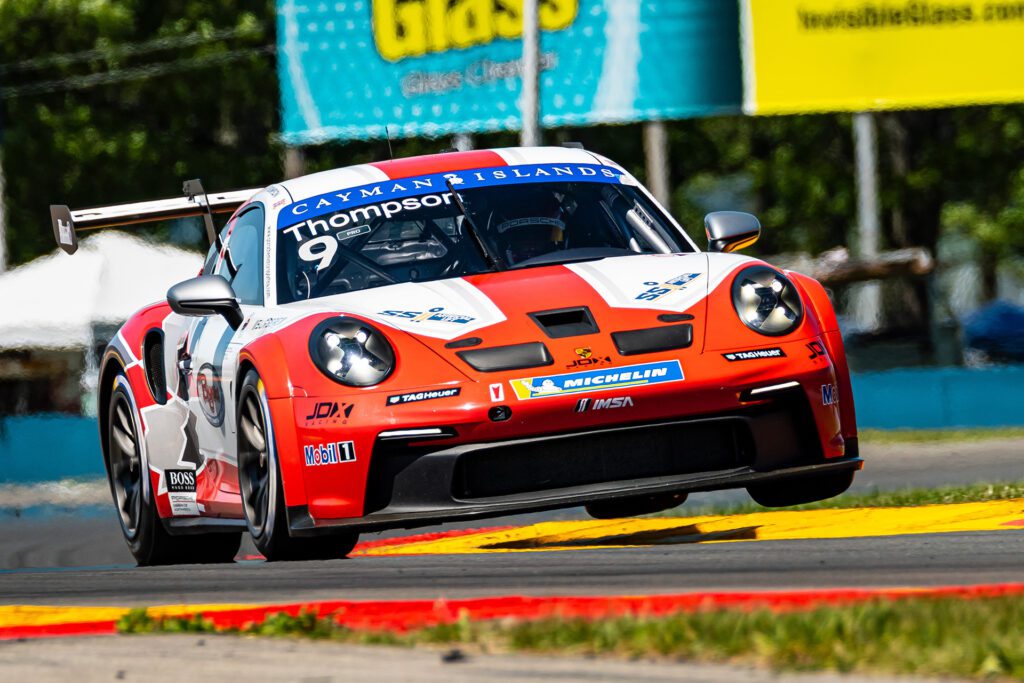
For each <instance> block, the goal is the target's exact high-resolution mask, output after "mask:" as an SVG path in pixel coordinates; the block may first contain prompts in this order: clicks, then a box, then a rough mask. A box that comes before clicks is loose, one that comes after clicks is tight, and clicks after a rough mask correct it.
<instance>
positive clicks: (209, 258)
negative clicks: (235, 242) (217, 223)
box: [203, 224, 231, 275]
mask: <svg viewBox="0 0 1024 683" xmlns="http://www.w3.org/2000/svg"><path fill="white" fill-rule="evenodd" d="M230 227H231V225H230V224H228V225H225V226H224V229H223V230H221V231H220V243H221V244H224V240H226V239H227V238H228V228H230ZM219 259H220V252H219V251H217V245H216V244H211V245H210V249H209V250H208V251H207V252H206V260H205V261H204V262H203V275H213V274H215V273H216V271H217V261H218V260H219Z"/></svg>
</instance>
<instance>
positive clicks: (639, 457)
mask: <svg viewBox="0 0 1024 683" xmlns="http://www.w3.org/2000/svg"><path fill="white" fill-rule="evenodd" d="M556 454H557V457H554V456H555V455H556ZM862 464H863V463H862V461H861V459H860V458H859V457H858V456H857V453H856V448H855V444H852V443H851V444H848V448H847V453H846V455H845V456H843V457H839V458H836V457H831V458H826V457H825V454H824V453H823V451H822V445H821V442H820V440H819V438H818V434H817V430H816V429H815V423H814V417H813V414H812V412H811V408H810V405H809V404H808V402H807V399H806V397H805V395H804V393H803V392H802V391H799V390H798V391H794V392H789V393H788V394H787V395H786V396H784V397H779V398H778V399H777V400H773V401H771V402H770V403H767V404H764V405H758V406H752V407H750V408H748V409H745V410H740V411H734V412H730V413H729V414H720V415H714V416H706V417H700V418H690V419H675V420H667V421H658V422H650V423H646V424H634V425H628V426H617V427H612V428H604V429H596V430H587V431H581V432H572V433H563V434H554V435H545V436H541V437H535V438H521V439H512V440H507V441H499V442H487V443H472V444H460V445H451V446H447V447H446V446H444V445H440V444H435V445H433V446H431V445H429V444H427V445H424V444H423V443H422V442H420V443H416V444H403V443H401V442H395V441H382V440H379V439H378V441H377V442H376V444H375V445H374V449H373V457H372V466H371V468H370V471H369V473H368V476H367V480H366V481H367V486H366V492H365V508H364V514H363V515H362V516H360V517H347V518H340V519H326V518H322V517H317V518H314V517H313V516H311V515H310V511H309V509H308V507H307V506H304V505H302V506H290V507H289V508H288V513H289V520H290V526H291V531H292V534H293V535H309V534H315V533H318V532H320V531H322V530H329V529H339V528H344V529H347V530H353V531H373V530H380V529H386V528H413V527H418V526H426V525H431V524H437V523H443V522H451V521H458V520H469V519H476V518H483V517H496V516H500V515H505V514H512V513H523V512H536V511H541V510H550V509H557V508H563V507H574V506H578V505H582V504H584V503H590V502H596V501H609V500H616V499H625V498H635V497H641V496H653V495H658V494H670V493H690V492H696V491H711V490H717V489H728V488H742V487H746V486H751V485H754V484H762V483H765V482H769V481H775V480H781V479H789V478H797V477H810V476H814V475H819V474H827V473H832V472H837V471H849V470H858V469H860V468H861V467H862Z"/></svg>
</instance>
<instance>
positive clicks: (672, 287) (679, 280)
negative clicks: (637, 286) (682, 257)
mask: <svg viewBox="0 0 1024 683" xmlns="http://www.w3.org/2000/svg"><path fill="white" fill-rule="evenodd" d="M698 277H700V273H683V274H682V275H676V276H675V277H673V278H669V279H668V280H665V281H664V282H645V283H644V286H646V287H648V288H649V289H646V290H644V291H643V292H640V294H638V295H637V297H636V299H637V301H657V300H658V299H660V298H662V297H664V296H668V295H669V294H672V293H673V292H678V291H680V290H682V289H684V288H685V287H686V285H687V284H689V283H690V282H692V281H693V280H696V279H697V278H698Z"/></svg>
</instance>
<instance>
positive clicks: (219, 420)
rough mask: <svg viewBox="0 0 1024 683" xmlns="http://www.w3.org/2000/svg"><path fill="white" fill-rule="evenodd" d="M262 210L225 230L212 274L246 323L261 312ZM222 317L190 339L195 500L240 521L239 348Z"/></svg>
mask: <svg viewBox="0 0 1024 683" xmlns="http://www.w3.org/2000/svg"><path fill="white" fill-rule="evenodd" d="M263 234H264V210H263V206H262V205H261V204H258V203H255V204H253V205H251V206H249V207H248V208H246V209H245V210H244V211H243V212H242V213H240V214H239V215H238V216H236V217H235V218H234V219H233V220H232V221H230V222H229V223H228V225H227V226H225V230H224V237H222V240H223V242H224V254H223V256H222V257H221V258H220V259H219V260H218V262H217V265H216V268H215V270H214V274H216V275H219V276H220V277H223V278H224V279H226V280H227V281H228V282H230V283H231V287H232V289H234V291H235V295H236V296H237V297H238V300H239V303H240V304H241V308H242V312H243V314H244V315H245V316H246V317H248V316H250V315H252V314H253V312H254V311H256V310H258V309H260V308H262V307H263V297H264V290H263V265H264V264H263ZM236 337H237V335H236V331H235V330H233V329H231V326H230V325H228V323H227V321H226V320H225V319H224V317H223V316H219V315H214V316H206V317H202V318H196V319H194V321H193V322H192V324H191V328H190V330H189V333H188V337H187V340H188V341H187V348H186V349H185V350H184V352H185V356H186V358H185V361H186V362H185V365H186V366H187V367H188V368H189V373H188V374H189V377H190V379H189V382H188V384H189V399H188V406H189V410H190V411H191V412H192V414H193V416H194V418H195V420H194V424H195V425H196V440H197V443H198V447H199V458H200V460H201V464H200V468H204V469H205V470H206V476H205V477H203V484H202V485H201V487H200V489H199V490H197V491H196V500H197V502H198V503H199V504H200V505H201V506H202V508H203V510H204V512H205V513H206V514H208V515H214V516H219V515H225V516H232V517H234V516H239V515H240V514H241V500H240V498H239V493H238V472H237V462H238V461H237V455H238V454H237V439H236V427H235V400H234V397H235V392H234V389H235V387H234V377H235V372H236V370H237V367H238V352H239V350H240V349H241V344H239V343H238V342H237V341H236Z"/></svg>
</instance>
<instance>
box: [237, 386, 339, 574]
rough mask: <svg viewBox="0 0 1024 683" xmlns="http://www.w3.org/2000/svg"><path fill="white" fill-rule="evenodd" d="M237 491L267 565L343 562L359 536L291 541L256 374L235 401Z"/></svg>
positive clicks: (270, 429) (266, 410)
mask: <svg viewBox="0 0 1024 683" xmlns="http://www.w3.org/2000/svg"><path fill="white" fill-rule="evenodd" d="M237 424H238V487H239V490H240V491H241V493H242V509H243V510H244V511H245V521H246V524H247V525H248V526H249V535H250V536H252V540H253V543H254V544H255V545H256V549H257V550H259V551H260V553H262V554H263V557H265V558H267V561H268V562H277V561H294V560H331V559H338V558H342V557H345V556H346V555H348V554H349V553H350V552H352V549H353V548H354V547H355V545H356V542H357V541H358V540H359V535H358V534H354V533H327V534H323V535H319V536H308V537H295V536H292V535H291V534H290V532H289V529H288V514H287V508H286V507H285V502H284V485H283V483H282V480H281V468H280V467H279V466H278V460H277V448H276V446H275V442H274V427H273V424H272V422H271V420H270V410H269V406H268V405H267V398H266V393H265V392H264V390H263V385H262V383H261V382H260V377H259V375H258V374H257V373H256V371H255V370H249V372H248V373H246V375H245V379H243V380H242V387H241V390H240V391H239V396H238V422H237Z"/></svg>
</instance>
